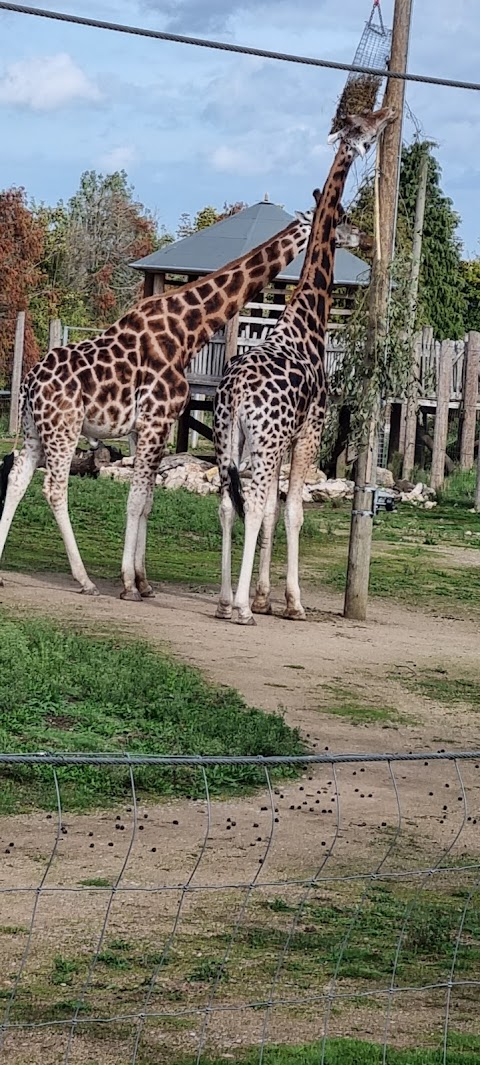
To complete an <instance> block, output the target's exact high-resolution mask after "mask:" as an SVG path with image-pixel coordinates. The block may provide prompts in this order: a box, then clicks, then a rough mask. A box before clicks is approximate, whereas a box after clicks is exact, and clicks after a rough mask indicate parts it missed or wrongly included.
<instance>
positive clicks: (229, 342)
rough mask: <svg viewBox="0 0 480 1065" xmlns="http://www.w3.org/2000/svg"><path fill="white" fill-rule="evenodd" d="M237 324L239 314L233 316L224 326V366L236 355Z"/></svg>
mask: <svg viewBox="0 0 480 1065" xmlns="http://www.w3.org/2000/svg"><path fill="white" fill-rule="evenodd" d="M239 323H240V314H234V316H233V318H230V320H229V321H228V322H227V324H226V326H225V366H226V365H227V363H228V362H230V359H233V358H235V355H236V354H237V344H238V327H239Z"/></svg>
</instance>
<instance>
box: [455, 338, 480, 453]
mask: <svg viewBox="0 0 480 1065" xmlns="http://www.w3.org/2000/svg"><path fill="white" fill-rule="evenodd" d="M479 369H480V333H475V332H473V331H472V332H471V333H469V334H468V337H467V342H466V344H465V356H464V367H463V414H462V440H461V446H460V469H461V470H471V468H472V466H473V457H474V448H475V429H476V424H477V400H478V372H479Z"/></svg>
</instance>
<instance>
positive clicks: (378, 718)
mask: <svg viewBox="0 0 480 1065" xmlns="http://www.w3.org/2000/svg"><path fill="white" fill-rule="evenodd" d="M322 695H324V696H326V698H327V699H329V698H330V697H331V698H332V702H330V701H327V702H325V703H324V704H322V705H321V706H319V707H318V710H319V712H320V713H323V714H333V715H334V716H336V717H344V718H346V720H348V721H350V722H351V724H352V725H369V724H385V725H388V724H411V723H412V720H413V719H412V718H410V717H407V715H405V714H400V713H399V712H398V710H396V708H395V707H393V706H385V705H382V704H381V705H378V704H375V703H372V702H370V700H366V699H365V697H364V695H363V693H362V692H360V691H359V689H358V688H356V687H355V686H354V685H351V686H349V685H340V686H339V685H333V684H324V685H322Z"/></svg>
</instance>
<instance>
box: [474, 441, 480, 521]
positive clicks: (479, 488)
mask: <svg viewBox="0 0 480 1065" xmlns="http://www.w3.org/2000/svg"><path fill="white" fill-rule="evenodd" d="M475 510H476V511H477V514H478V513H479V512H480V447H479V449H478V451H477V483H476V486H475Z"/></svg>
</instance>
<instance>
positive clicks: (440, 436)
mask: <svg viewBox="0 0 480 1065" xmlns="http://www.w3.org/2000/svg"><path fill="white" fill-rule="evenodd" d="M453 348H454V345H453V341H452V340H442V343H441V345H440V354H439V360H438V378H437V410H436V415H435V432H434V434H433V452H432V473H431V478H430V484H431V487H432V488H434V489H435V490H436V489H437V488H441V487H442V485H443V480H444V476H445V452H446V449H447V435H448V408H449V402H450V393H451V389H452V361H453Z"/></svg>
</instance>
